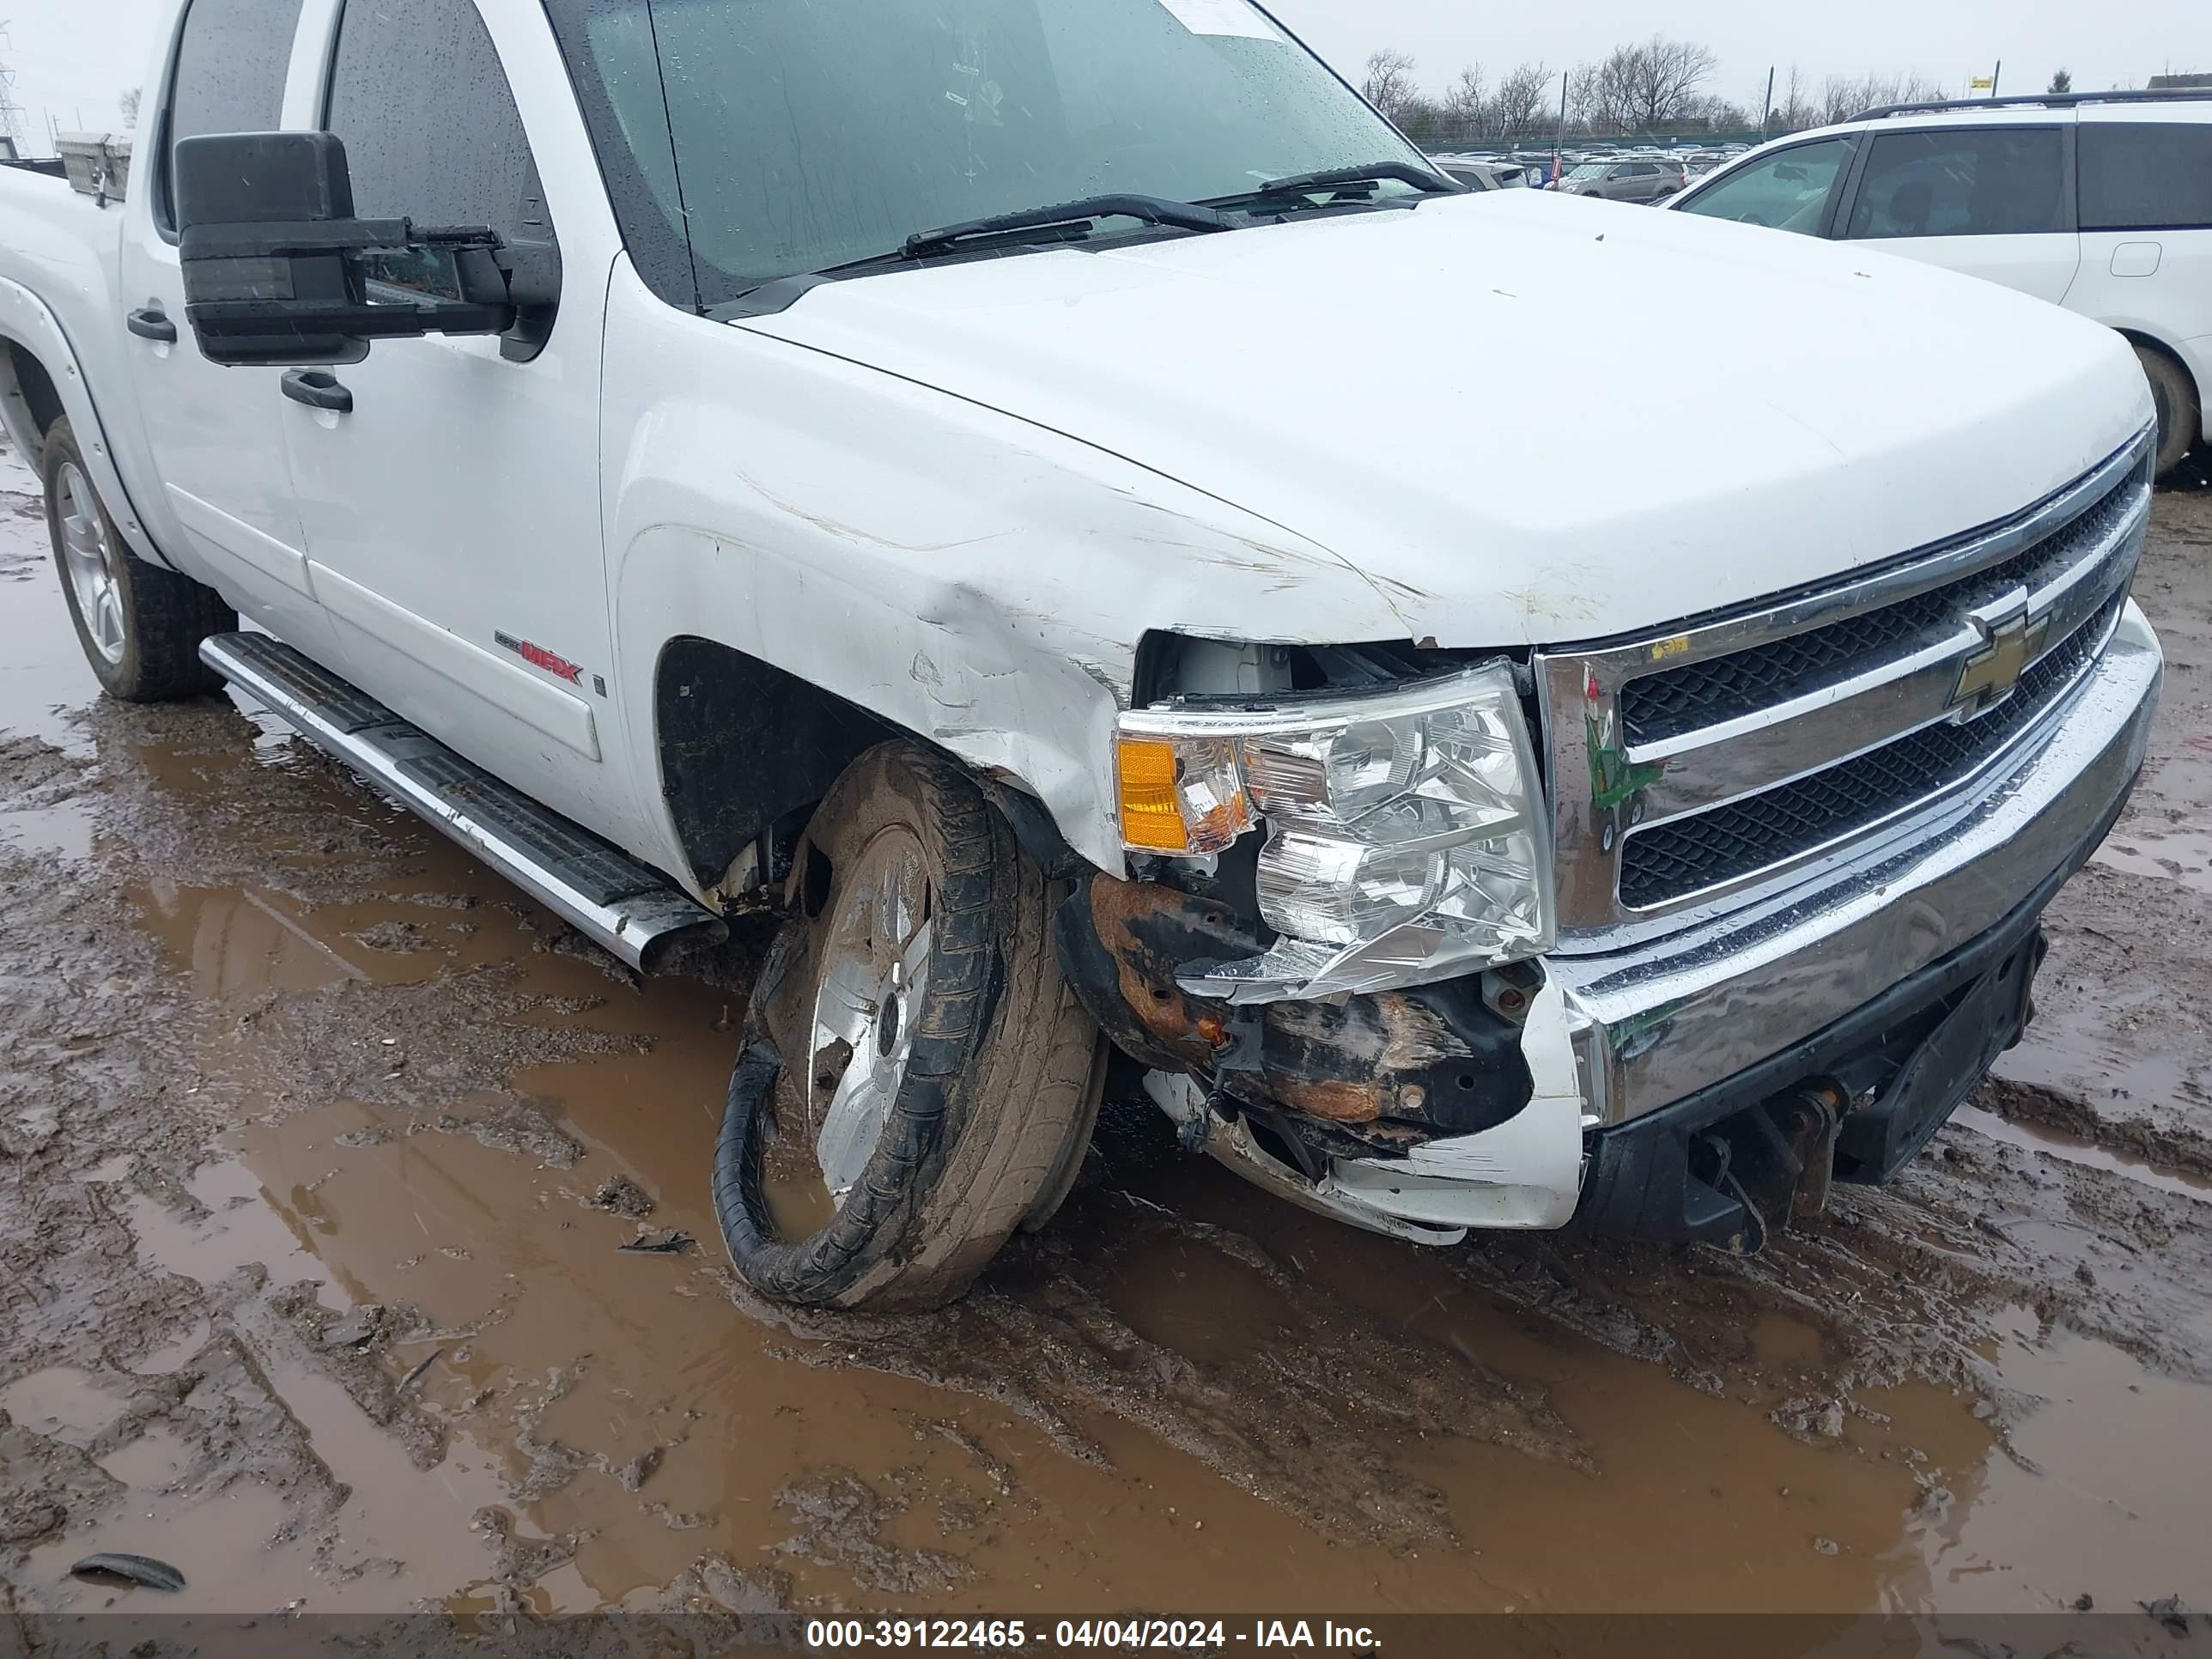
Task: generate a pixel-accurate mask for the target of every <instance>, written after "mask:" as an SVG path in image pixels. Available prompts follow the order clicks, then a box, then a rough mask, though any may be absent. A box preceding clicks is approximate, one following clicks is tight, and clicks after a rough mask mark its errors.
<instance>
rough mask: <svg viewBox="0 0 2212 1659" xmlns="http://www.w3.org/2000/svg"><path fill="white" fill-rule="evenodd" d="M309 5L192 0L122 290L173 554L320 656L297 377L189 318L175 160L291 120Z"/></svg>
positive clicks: (142, 178) (128, 345) (297, 0)
mask: <svg viewBox="0 0 2212 1659" xmlns="http://www.w3.org/2000/svg"><path fill="white" fill-rule="evenodd" d="M300 9H301V0H191V3H190V4H189V5H188V6H186V7H185V12H184V16H183V19H182V23H181V27H179V30H178V32H177V34H176V37H175V39H174V40H173V42H172V44H171V49H170V53H169V65H168V73H167V84H166V86H165V87H164V88H162V94H163V95H162V97H161V101H160V103H159V104H158V105H157V106H156V110H157V113H156V115H155V118H154V119H153V120H152V121H150V122H149V123H148V124H147V128H146V130H147V131H150V132H151V133H153V134H154V135H155V138H156V143H155V145H154V146H153V147H152V150H151V153H150V154H147V155H143V157H142V158H141V160H140V161H139V164H138V166H137V167H136V168H135V169H134V171H135V172H136V173H137V177H136V178H134V179H132V181H131V190H130V193H129V196H128V198H127V199H126V201H125V204H124V213H125V220H124V233H123V243H122V249H121V260H120V267H119V269H120V272H121V289H122V296H123V305H124V307H125V312H124V314H123V315H122V316H119V317H118V318H116V319H115V326H116V327H117V328H118V329H123V330H127V331H128V332H129V335H130V337H129V339H128V340H127V341H126V342H125V356H126V358H127V360H128V361H129V362H130V364H131V382H132V385H133V387H134V388H135V390H136V392H137V401H138V404H139V410H140V418H141V419H142V420H143V422H144V426H145V433H146V441H147V445H148V447H149V449H150V450H151V452H152V454H153V459H154V465H155V473H156V475H157V476H158V477H159V478H160V479H161V489H162V492H163V494H164V495H165V496H166V497H167V506H168V507H169V509H170V512H171V513H172V514H173V518H174V520H175V523H176V525H177V526H179V527H180V528H181V530H182V532H183V537H182V540H181V541H179V540H178V538H176V537H175V536H174V535H172V536H171V537H170V538H167V540H166V541H165V543H164V545H163V549H162V550H163V551H164V552H165V553H167V555H168V556H170V557H171V558H172V559H173V560H175V561H176V562H177V563H178V565H179V567H180V568H183V569H185V570H186V571H187V572H189V573H190V574H192V575H194V576H197V577H199V578H201V579H202V580H205V581H206V582H207V583H208V584H209V585H210V586H212V587H214V588H216V590H217V591H218V592H221V593H222V596H223V597H224V598H225V599H228V600H229V601H230V602H231V604H233V605H235V606H237V608H238V609H239V610H240V611H243V612H244V613H245V614H246V615H247V616H249V617H252V618H253V619H254V620H255V621H256V622H258V623H261V624H262V625H263V626H264V627H265V628H267V629H270V631H271V632H272V633H275V634H276V635H280V636H281V637H283V638H284V639H286V640H289V641H291V642H292V643H293V644H294V645H296V646H298V647H300V648H301V650H303V651H306V652H307V653H308V654H309V655H311V656H323V655H325V653H327V652H328V651H329V650H330V649H331V644H330V641H329V638H328V635H327V632H326V629H327V623H325V620H324V618H323V616H322V613H321V611H320V610H319V607H318V606H317V605H316V604H315V600H314V596H313V591H312V590H311V588H310V587H309V586H308V581H307V550H306V549H307V538H306V534H305V532H304V531H303V529H302V527H301V520H300V512H299V507H298V502H297V498H296V496H295V494H294V491H293V488H292V477H291V474H290V471H289V469H288V468H287V466H286V464H285V458H284V431H283V409H284V403H283V398H281V397H280V396H279V395H278V391H277V387H278V382H279V380H281V378H282V376H283V370H282V369H278V368H223V367H222V366H220V365H217V364H215V363H211V362H209V361H208V360H207V359H206V358H204V357H203V356H200V354H199V352H198V350H197V348H195V346H194V345H193V343H192V336H191V328H190V327H189V326H188V325H186V323H185V292H184V281H183V278H182V276H180V275H179V270H178V264H177V232H176V218H175V214H174V212H173V205H172V201H173V193H172V191H171V188H170V186H171V182H172V179H173V176H174V175H173V168H172V166H171V158H172V156H173V154H174V149H175V146H176V143H177V142H178V141H179V139H182V138H188V137H196V136H197V135H199V134H201V133H208V132H263V131H270V130H271V129H273V128H275V127H276V126H277V125H279V120H280V116H281V113H282V111H283V101H284V83H285V76H286V72H287V69H288V66H289V64H290V63H291V59H292V46H293V36H294V33H295V30H296V28H297V26H298V24H299V20H300Z"/></svg>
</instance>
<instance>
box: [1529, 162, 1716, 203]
mask: <svg viewBox="0 0 2212 1659" xmlns="http://www.w3.org/2000/svg"><path fill="white" fill-rule="evenodd" d="M1688 183H1689V176H1688V175H1687V174H1686V173H1684V172H1683V171H1682V167H1681V164H1680V162H1678V161H1582V162H1577V164H1576V165H1575V166H1573V167H1569V168H1568V169H1567V176H1566V177H1565V178H1564V179H1560V180H1559V184H1558V185H1557V186H1556V188H1557V189H1558V190H1559V191H1561V192H1562V193H1563V194H1565V195H1568V196H1602V197H1604V198H1605V199H1606V200H1607V201H1608V202H1657V201H1662V200H1663V199H1664V198H1666V197H1669V196H1672V195H1673V194H1674V192H1675V191H1679V190H1680V189H1681V188H1682V187H1683V186H1684V185H1686V184H1688Z"/></svg>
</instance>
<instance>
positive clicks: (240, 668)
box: [200, 634, 729, 973]
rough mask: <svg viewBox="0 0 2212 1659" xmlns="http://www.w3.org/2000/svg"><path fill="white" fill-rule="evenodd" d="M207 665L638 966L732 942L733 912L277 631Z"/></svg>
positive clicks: (209, 655) (207, 659) (212, 651)
mask: <svg viewBox="0 0 2212 1659" xmlns="http://www.w3.org/2000/svg"><path fill="white" fill-rule="evenodd" d="M200 660H201V661H202V662H204V663H205V664H207V665H208V666H209V667H210V668H212V669H214V670H215V671H216V673H218V674H220V675H222V677H223V678H225V679H227V680H228V681H229V682H230V683H231V684H233V685H234V686H236V687H237V688H238V689H239V690H241V691H243V692H245V693H246V696H250V697H252V698H253V699H254V700H255V701H256V702H261V703H265V704H267V705H268V707H269V708H270V710H271V711H272V712H274V713H275V714H277V715H278V716H280V717H281V718H282V719H283V720H285V721H286V722H288V723H289V724H290V725H291V726H294V727H295V728H296V729H297V730H298V732H300V735H301V736H302V737H304V738H307V741H308V742H310V743H312V744H314V745H315V746H316V747H317V748H319V749H321V750H325V752H326V753H328V754H331V755H332V756H334V757H337V759H339V760H342V761H343V762H344V763H346V764H347V765H348V766H350V767H351V768H353V769H354V770H355V771H356V772H358V773H360V774H361V775H362V776H363V777H364V778H366V779H368V781H369V782H370V783H372V784H374V786H375V787H377V788H378V789H380V790H381V791H382V792H383V793H386V794H387V795H389V796H391V797H392V799H394V800H396V801H398V803H399V804H400V805H403V806H404V807H407V808H408V809H409V810H410V811H413V812H415V813H416V814H418V815H419V816H420V817H422V819H423V820H424V821H425V822H426V823H428V824H429V825H430V826H431V827H432V828H433V829H437V830H439V831H441V833H443V834H444V835H446V836H448V837H450V838H451V839H452V840H453V841H456V842H459V843H460V844H461V845H462V846H463V847H465V848H468V849H469V851H471V853H474V854H476V855H477V857H478V858H480V859H482V860H483V861H484V862H485V863H487V864H489V865H490V866H491V867H492V868H493V869H495V870H496V871H498V872H500V874H501V875H503V876H505V877H506V878H507V879H508V880H509V881H511V882H513V884H515V885H516V886H518V887H520V888H521V889H522V890H523V891H524V892H526V893H528V894H529V895H530V896H532V898H534V899H536V900H538V902H540V903H542V904H544V906H545V907H546V908H548V909H550V910H552V911H553V912H555V913H556V915H559V916H561V917H562V919H563V920H565V921H568V922H570V923H572V924H574V926H575V927H577V928H578V929H579V930H580V932H582V933H585V934H586V935H588V936H589V937H590V938H591V939H592V940H594V941H595V942H597V943H598V944H599V945H604V946H605V947H606V949H608V950H609V951H612V952H613V953H614V954H615V955H616V956H617V957H621V958H622V959H623V961H624V962H626V963H629V965H630V966H631V967H633V968H636V969H641V970H642V971H643V972H646V973H651V972H653V970H654V969H655V967H656V966H657V965H658V964H659V963H661V962H663V961H665V959H666V957H667V956H668V954H669V952H670V951H671V949H672V948H673V947H674V946H675V945H678V943H679V942H681V943H700V944H712V943H716V942H719V941H720V940H721V939H726V938H727V937H728V935H729V929H728V927H727V926H726V924H725V923H724V922H723V921H722V919H721V918H720V916H718V915H715V914H714V912H713V911H711V910H709V909H708V908H706V907H705V906H704V905H702V904H700V903H699V902H696V900H694V899H692V898H691V897H690V896H689V895H688V894H685V893H683V892H680V891H678V890H677V889H676V888H674V887H672V886H671V885H670V884H669V881H668V878H666V877H665V876H664V875H662V874H661V873H660V872H659V871H657V870H653V869H651V868H649V867H648V866H645V865H643V864H641V863H639V862H638V861H637V860H635V859H634V858H632V857H630V856H629V854H627V853H624V852H623V851H621V850H620V849H619V848H615V847H613V846H611V845H610V844H608V843H607V842H604V841H601V840H600V839H599V837H598V836H594V835H592V833H591V832H590V831H589V830H587V829H583V828H581V827H580V826H579V825H577V824H575V823H571V822H570V821H569V820H568V819H567V818H564V817H561V816H560V815H559V814H558V813H556V812H555V811H552V810H551V809H550V808H549V807H547V806H545V805H542V804H541V803H539V802H538V801H535V800H532V799H531V798H530V797H529V796H527V795H526V794H524V793H522V792H521V791H520V790H519V789H514V788H512V787H509V786H507V784H504V783H502V782H501V781H499V780H498V779H497V778H495V777H494V776H493V775H491V774H490V773H489V772H487V771H485V770H484V769H483V768H482V767H480V766H477V765H475V764H474V763H471V762H469V761H465V760H463V759H462V758H461V757H459V755H457V754H455V753H454V752H453V750H450V749H448V748H447V747H446V746H445V744H441V743H440V742H439V741H438V740H437V739H436V738H433V737H431V736H430V735H429V734H428V733H427V732H422V731H421V730H419V729H417V728H416V727H415V726H410V725H409V724H408V723H407V722H406V721H405V720H402V719H400V718H399V716H398V714H394V713H392V710H391V709H389V708H386V707H385V706H384V705H383V704H382V703H380V702H377V701H375V699H374V698H373V697H370V696H368V695H367V694H366V693H364V692H362V691H361V690H357V689H356V688H355V687H354V686H352V685H349V684H347V683H346V682H345V681H343V680H342V679H340V678H338V677H337V675H335V674H333V673H331V672H330V671H328V670H326V669H325V668H323V667H321V666H320V665H318V664H316V663H314V662H313V661H311V660H309V659H307V658H306V657H304V656H302V655H301V654H300V653H298V652H297V651H295V650H294V649H293V648H292V647H290V646H289V645H286V644H285V643H284V642H283V641H281V640H276V639H272V638H270V636H269V635H266V634H218V635H215V636H214V637H212V638H211V639H209V640H207V641H204V642H203V643H202V645H201V646H200Z"/></svg>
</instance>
